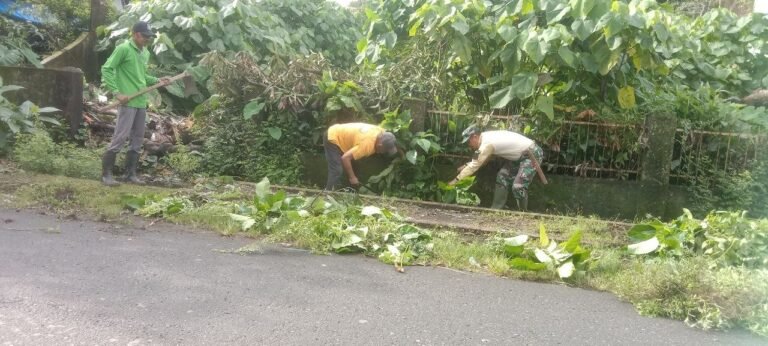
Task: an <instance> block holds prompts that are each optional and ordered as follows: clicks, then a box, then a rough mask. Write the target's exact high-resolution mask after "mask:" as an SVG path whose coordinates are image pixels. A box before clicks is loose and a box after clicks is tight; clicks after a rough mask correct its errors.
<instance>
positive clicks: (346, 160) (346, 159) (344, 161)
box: [341, 148, 360, 186]
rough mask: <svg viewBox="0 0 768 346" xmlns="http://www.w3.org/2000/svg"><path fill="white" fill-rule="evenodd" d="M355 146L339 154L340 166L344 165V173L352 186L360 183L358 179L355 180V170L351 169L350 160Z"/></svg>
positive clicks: (352, 158)
mask: <svg viewBox="0 0 768 346" xmlns="http://www.w3.org/2000/svg"><path fill="white" fill-rule="evenodd" d="M354 154H355V148H352V149H350V150H349V151H347V152H346V153H344V155H342V156H341V166H342V167H344V173H346V174H347V178H349V183H350V184H352V185H353V186H356V185H360V181H359V180H357V176H356V175H355V170H354V169H352V160H354V159H355V158H354Z"/></svg>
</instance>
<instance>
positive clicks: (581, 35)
mask: <svg viewBox="0 0 768 346" xmlns="http://www.w3.org/2000/svg"><path fill="white" fill-rule="evenodd" d="M571 30H573V34H574V36H576V38H578V39H579V40H582V41H584V40H586V39H587V38H589V36H590V35H592V33H593V32H595V22H594V21H592V20H589V19H586V20H578V19H577V20H574V21H573V23H572V24H571Z"/></svg>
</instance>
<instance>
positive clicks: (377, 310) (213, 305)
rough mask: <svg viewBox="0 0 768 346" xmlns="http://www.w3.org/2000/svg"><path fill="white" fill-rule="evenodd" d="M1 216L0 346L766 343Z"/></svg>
mask: <svg viewBox="0 0 768 346" xmlns="http://www.w3.org/2000/svg"><path fill="white" fill-rule="evenodd" d="M251 242H252V240H249V239H244V238H239V237H233V238H225V237H221V236H218V235H216V234H213V233H210V232H204V231H194V230H186V229H184V228H182V227H179V226H173V225H167V224H156V225H146V224H145V225H144V226H142V225H137V226H120V225H112V224H106V223H97V222H88V221H77V220H74V221H73V220H69V221H64V220H57V219H56V218H55V217H52V216H46V215H41V214H39V213H37V212H35V211H20V212H18V211H14V210H3V209H0V345H68V344H75V345H79V344H87V345H93V344H99V345H112V344H114V345H145V344H147V345H149V344H184V345H197V344H207V345H217V344H248V345H326V344H343V345H407V344H411V345H437V344H449V345H479V344H484V345H518V344H526V345H528V344H531V345H552V344H568V345H619V344H621V345H631V344H642V345H660V344H664V345H670V344H678V345H712V344H733V345H751V344H766V340H765V339H760V338H757V337H754V336H751V335H749V334H747V333H744V332H737V333H716V332H704V331H701V330H696V329H691V328H688V327H686V326H685V325H684V324H683V323H682V322H679V321H672V320H666V319H654V318H645V317H641V316H639V315H638V314H637V313H636V312H635V310H634V309H633V308H632V306H631V305H629V304H626V303H622V302H620V301H618V300H617V299H616V298H615V297H614V296H613V295H611V294H609V293H601V292H593V291H588V290H582V289H575V288H568V287H564V286H559V285H552V284H541V283H531V282H524V281H517V280H509V279H501V278H496V277H492V276H485V275H479V274H468V273H462V272H456V271H452V270H447V269H442V268H423V267H411V268H407V272H406V273H405V274H400V273H397V272H396V271H395V270H393V268H392V267H391V266H388V265H384V264H382V263H380V262H378V261H376V260H375V259H368V258H364V257H362V256H319V255H313V254H310V253H307V252H305V251H299V250H294V249H289V248H282V247H279V246H262V247H261V251H257V252H256V253H253V254H249V255H242V254H235V253H231V252H230V253H228V252H227V250H232V249H237V248H240V247H241V246H243V245H247V244H249V243H251Z"/></svg>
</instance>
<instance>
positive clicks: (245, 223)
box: [229, 213, 256, 231]
mask: <svg viewBox="0 0 768 346" xmlns="http://www.w3.org/2000/svg"><path fill="white" fill-rule="evenodd" d="M229 217H230V218H231V219H232V220H235V221H237V222H239V223H240V227H241V229H242V230H243V231H247V230H248V229H250V228H251V227H253V225H255V224H256V220H255V219H254V218H252V217H249V216H245V215H238V214H231V213H230V214H229Z"/></svg>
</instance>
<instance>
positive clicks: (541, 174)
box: [525, 150, 549, 185]
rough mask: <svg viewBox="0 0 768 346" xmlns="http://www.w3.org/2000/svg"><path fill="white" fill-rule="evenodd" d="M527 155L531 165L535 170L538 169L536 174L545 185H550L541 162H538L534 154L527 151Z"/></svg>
mask: <svg viewBox="0 0 768 346" xmlns="http://www.w3.org/2000/svg"><path fill="white" fill-rule="evenodd" d="M525 155H528V158H529V159H531V164H532V165H533V168H534V169H536V174H537V175H538V176H539V179H541V182H542V183H544V185H547V184H549V182H548V181H547V177H545V176H544V172H543V171H542V170H541V166H540V165H539V161H538V160H536V156H534V155H533V152H531V151H530V150H526V151H525Z"/></svg>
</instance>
